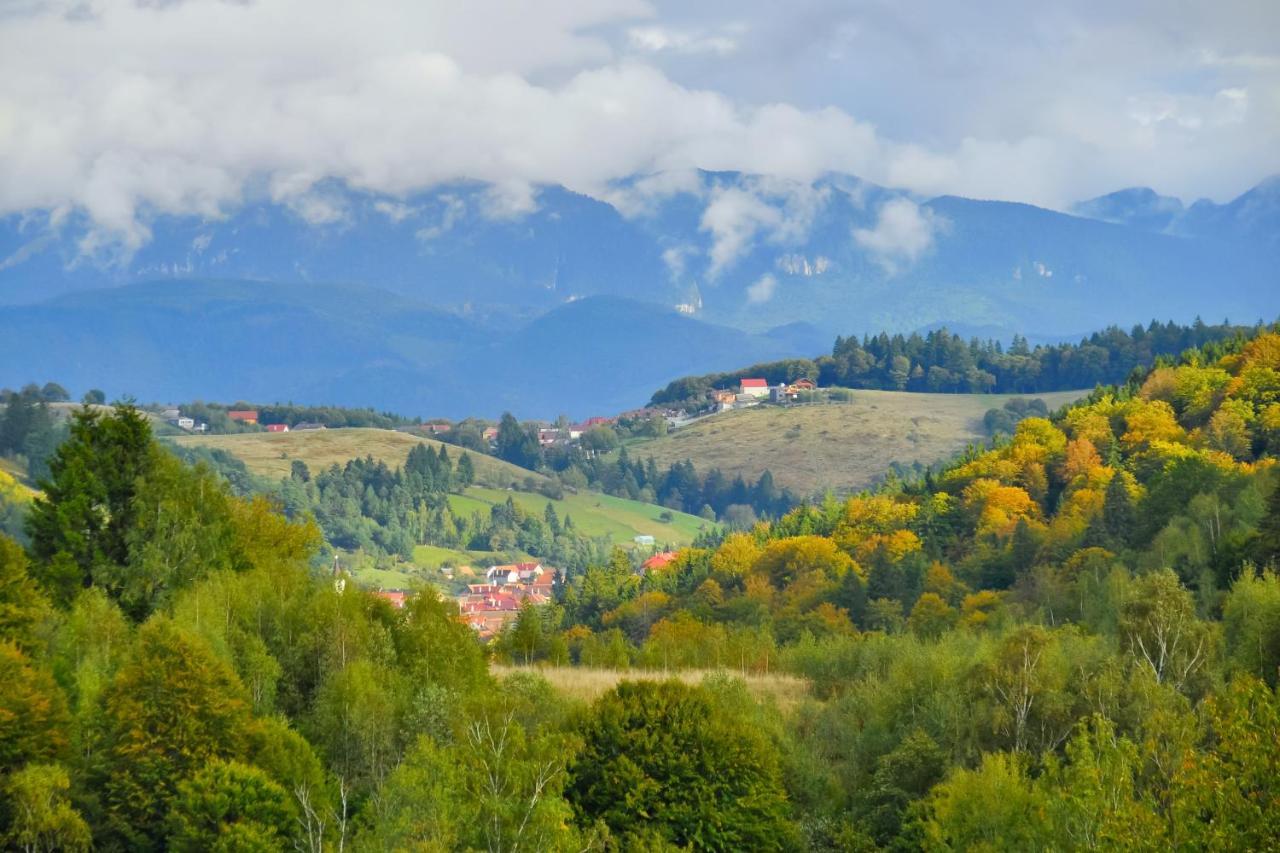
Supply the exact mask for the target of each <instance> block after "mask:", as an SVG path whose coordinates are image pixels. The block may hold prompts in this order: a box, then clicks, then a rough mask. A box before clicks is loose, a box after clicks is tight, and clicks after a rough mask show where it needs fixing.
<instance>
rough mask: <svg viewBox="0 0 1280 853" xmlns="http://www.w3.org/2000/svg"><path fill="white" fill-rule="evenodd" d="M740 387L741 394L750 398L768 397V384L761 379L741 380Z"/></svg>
mask: <svg viewBox="0 0 1280 853" xmlns="http://www.w3.org/2000/svg"><path fill="white" fill-rule="evenodd" d="M741 387H742V391H741V393H743V394H748V395H750V396H752V397H767V396H768V395H769V383H768V382H766V381H764V380H763V379H743V380H742V384H741Z"/></svg>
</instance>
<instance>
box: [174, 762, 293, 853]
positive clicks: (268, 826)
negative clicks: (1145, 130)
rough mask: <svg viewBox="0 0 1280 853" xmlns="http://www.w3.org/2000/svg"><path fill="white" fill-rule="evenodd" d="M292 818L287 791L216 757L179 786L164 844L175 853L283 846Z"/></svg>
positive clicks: (258, 772)
mask: <svg viewBox="0 0 1280 853" xmlns="http://www.w3.org/2000/svg"><path fill="white" fill-rule="evenodd" d="M293 822H294V809H293V808H292V806H291V804H290V801H289V795H288V794H287V793H286V792H285V790H284V789H283V788H281V787H280V786H279V785H277V784H276V783H275V782H273V781H272V780H271V778H270V777H269V776H268V775H267V774H266V773H264V772H263V771H261V770H259V769H258V768H256V767H250V766H248V765H245V764H240V763H239V762H235V761H214V762H212V763H210V764H208V765H206V766H205V767H203V768H201V769H200V770H198V771H197V772H196V773H195V775H193V776H192V777H191V778H189V779H186V780H183V781H182V782H180V783H179V784H178V787H177V791H176V792H175V794H174V797H173V802H172V805H171V806H170V809H169V815H168V819H167V826H168V832H169V835H168V846H169V849H170V850H174V851H179V853H204V852H205V851H219V853H223V851H225V853H238V851H259V850H260V851H275V850H283V849H285V847H286V842H287V840H288V832H289V829H290V828H291V825H292V824H293Z"/></svg>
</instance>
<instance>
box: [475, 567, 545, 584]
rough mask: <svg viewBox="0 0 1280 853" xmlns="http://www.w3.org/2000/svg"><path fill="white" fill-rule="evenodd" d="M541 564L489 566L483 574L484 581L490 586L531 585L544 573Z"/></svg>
mask: <svg viewBox="0 0 1280 853" xmlns="http://www.w3.org/2000/svg"><path fill="white" fill-rule="evenodd" d="M545 571H546V570H545V569H544V568H542V564H541V563H512V564H508V565H505V566H490V567H489V570H488V571H487V572H485V573H484V579H485V580H486V581H488V582H489V583H490V584H517V583H531V582H532V581H534V580H535V579H536V578H540V577H542V575H543V574H544V573H545Z"/></svg>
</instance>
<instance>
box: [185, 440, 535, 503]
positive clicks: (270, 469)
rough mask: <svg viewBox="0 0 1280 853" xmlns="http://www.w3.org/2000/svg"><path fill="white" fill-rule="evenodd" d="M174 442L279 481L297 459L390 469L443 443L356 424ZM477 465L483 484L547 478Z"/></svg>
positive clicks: (495, 463) (483, 460)
mask: <svg viewBox="0 0 1280 853" xmlns="http://www.w3.org/2000/svg"><path fill="white" fill-rule="evenodd" d="M171 440H172V441H173V443H174V444H177V445H180V446H186V447H208V448H210V449H220V450H225V451H226V452H228V453H230V454H231V455H232V456H234V457H236V458H237V459H239V460H240V461H241V462H243V463H244V464H245V467H246V468H248V469H249V471H250V472H251V473H253V474H258V475H259V476H263V477H267V478H269V479H271V480H279V479H280V478H282V477H287V476H289V471H290V469H291V467H292V465H293V463H294V461H300V462H305V463H306V465H307V467H308V468H309V469H311V470H312V471H320V470H323V469H325V468H328V467H329V466H330V465H339V466H341V465H343V464H344V463H346V462H347V461H348V460H351V459H362V458H364V457H366V456H372V457H373V458H374V459H377V460H379V461H381V462H385V463H386V464H387V465H388V466H389V467H392V468H396V467H399V466H400V465H403V464H404V461H405V459H406V458H408V456H409V451H410V450H412V449H413V448H414V447H415V446H417V445H419V444H426V445H428V446H429V447H431V449H432V450H436V451H438V450H439V449H440V447H441V446H442V443H441V442H439V441H434V440H433V439H429V438H420V437H418V436H413V435H409V434H407V433H403V432H396V431H395V430H389V429H371V428H364V427H354V428H350V429H324V430H301V431H294V432H255V433H240V434H238V435H191V436H179V437H176V438H173V439H171ZM444 446H446V447H448V452H449V455H450V456H452V457H453V458H454V459H455V460H456V459H457V457H458V456H459V455H460V454H461V453H462V450H461V449H460V448H457V447H449V446H448V445H444ZM470 456H471V459H472V462H473V463H474V464H475V469H476V479H477V481H478V482H482V483H487V484H490V485H495V486H502V487H504V488H505V487H506V486H509V485H510V484H512V483H521V484H523V483H524V482H525V480H527V479H530V478H531V479H532V480H533V481H534V482H535V483H543V482H546V478H545V477H543V476H542V475H540V474H535V473H533V472H532V471H527V470H525V469H524V468H520V467H517V466H515V465H512V464H511V463H510V462H504V461H502V460H501V459H495V458H493V457H492V456H485V455H483V454H479V453H472V454H470Z"/></svg>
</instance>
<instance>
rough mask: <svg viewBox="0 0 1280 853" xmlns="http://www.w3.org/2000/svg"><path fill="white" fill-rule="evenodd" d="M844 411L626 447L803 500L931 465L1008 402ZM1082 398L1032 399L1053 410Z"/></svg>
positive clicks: (701, 429)
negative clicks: (893, 468)
mask: <svg viewBox="0 0 1280 853" xmlns="http://www.w3.org/2000/svg"><path fill="white" fill-rule="evenodd" d="M852 393H853V402H851V403H845V404H831V405H814V406H793V407H790V408H785V409H784V408H778V407H774V406H759V407H756V408H751V409H740V410H737V411H731V412H725V413H724V414H721V415H716V416H714V417H710V418H707V419H705V420H701V421H698V422H696V423H693V424H690V425H689V426H687V427H684V428H682V429H679V430H675V431H673V432H672V433H670V434H669V435H666V436H664V437H662V438H657V439H647V440H641V441H637V442H635V443H633V444H630V445H629V446H628V452H629V453H631V455H632V458H641V459H642V458H646V457H648V456H653V457H654V459H656V460H657V461H658V463H659V465H667V464H670V463H672V462H678V461H680V460H683V459H692V460H693V462H694V464H695V465H697V467H698V470H700V471H706V470H708V469H711V468H719V469H720V470H722V471H724V472H725V474H726V475H728V476H733V475H736V474H741V475H742V476H743V477H746V478H750V479H755V478H757V477H759V476H760V474H761V473H763V472H764V471H765V469H768V470H770V471H772V472H773V477H774V481H775V482H776V483H777V484H778V485H779V486H785V487H786V488H789V489H791V490H792V491H795V492H797V493H799V494H812V493H819V492H823V491H826V490H827V489H834V490H836V491H847V490H856V489H860V488H864V487H866V486H869V485H871V484H872V483H873V482H874V481H875V480H876V478H878V477H881V476H883V475H884V473H885V471H886V470H887V469H888V467H889V465H890V464H891V463H893V462H901V463H904V464H911V463H913V462H920V463H921V464H931V463H934V462H939V461H942V460H945V459H948V458H950V457H951V456H954V455H955V454H956V453H958V452H959V451H961V450H963V449H964V447H965V445H967V444H968V443H969V442H972V441H976V440H980V439H983V438H985V437H986V432H985V430H984V429H983V426H982V416H983V415H984V414H985V413H986V411H987V410H988V409H991V408H998V407H1000V406H1002V405H1004V402H1005V401H1006V400H1008V399H1010V397H1009V396H1003V395H987V394H910V393H903V392H897V391H854V392H852ZM1085 393H1086V392H1083V391H1060V392H1055V393H1051V394H1034V395H1028V396H1030V397H1039V398H1040V399H1042V400H1044V401H1045V403H1046V404H1048V406H1049V408H1050V409H1055V408H1058V407H1059V406H1062V405H1063V404H1065V403H1068V402H1070V401H1072V400H1075V399H1078V398H1079V397H1082V396H1083V395H1084V394H1085Z"/></svg>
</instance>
